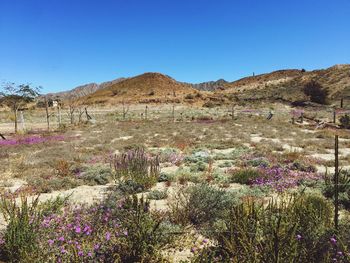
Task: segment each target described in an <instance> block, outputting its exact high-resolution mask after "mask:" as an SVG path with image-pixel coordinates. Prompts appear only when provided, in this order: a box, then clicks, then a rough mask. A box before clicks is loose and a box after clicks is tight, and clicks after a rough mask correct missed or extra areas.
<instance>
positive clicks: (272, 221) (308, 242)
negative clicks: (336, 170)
mask: <svg viewBox="0 0 350 263" xmlns="http://www.w3.org/2000/svg"><path fill="white" fill-rule="evenodd" d="M331 223H332V208H331V204H330V203H329V202H327V201H326V200H325V199H324V198H322V197H320V196H317V195H306V194H302V195H298V196H294V197H285V198H281V199H280V200H278V201H277V200H272V201H270V202H269V204H268V205H267V206H264V205H263V204H262V203H258V202H256V201H251V200H247V201H245V202H244V203H242V204H240V205H238V206H234V207H233V208H232V210H231V211H230V213H229V214H228V216H227V217H226V218H225V219H223V220H222V221H221V223H220V224H217V225H216V227H217V229H216V231H212V232H211V236H210V237H211V238H212V239H214V241H215V242H217V245H214V246H211V247H209V248H205V249H204V250H202V251H200V252H199V253H198V255H197V256H196V259H195V260H194V261H195V262H212V261H215V259H216V261H220V262H282V261H285V262H331V261H337V262H348V260H349V258H348V257H349V256H348V254H347V253H348V250H347V248H346V246H344V243H343V242H341V241H340V240H339V238H338V237H336V236H335V234H334V233H335V232H334V230H333V229H332V225H331ZM214 244H215V243H214ZM203 260H204V261H203ZM205 260H206V261H205Z"/></svg>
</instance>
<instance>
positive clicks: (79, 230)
mask: <svg viewBox="0 0 350 263" xmlns="http://www.w3.org/2000/svg"><path fill="white" fill-rule="evenodd" d="M75 233H77V234H79V233H81V228H80V226H76V227H75Z"/></svg>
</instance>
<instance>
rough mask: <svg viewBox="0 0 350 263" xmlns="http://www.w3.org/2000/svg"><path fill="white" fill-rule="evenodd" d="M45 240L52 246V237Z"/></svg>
mask: <svg viewBox="0 0 350 263" xmlns="http://www.w3.org/2000/svg"><path fill="white" fill-rule="evenodd" d="M47 242H48V243H49V245H50V246H52V245H53V243H55V241H54V240H52V239H49V240H48V241H47Z"/></svg>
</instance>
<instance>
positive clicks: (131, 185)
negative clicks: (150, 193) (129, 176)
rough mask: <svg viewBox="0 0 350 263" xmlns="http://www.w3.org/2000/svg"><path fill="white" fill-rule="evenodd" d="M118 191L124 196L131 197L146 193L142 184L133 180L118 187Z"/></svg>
mask: <svg viewBox="0 0 350 263" xmlns="http://www.w3.org/2000/svg"><path fill="white" fill-rule="evenodd" d="M117 190H118V191H120V192H121V193H122V194H124V195H130V194H137V193H141V192H144V191H145V190H146V189H145V187H144V186H143V185H142V184H139V183H137V182H135V181H133V180H126V181H123V182H121V183H120V184H119V185H118V186H117Z"/></svg>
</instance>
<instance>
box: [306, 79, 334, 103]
mask: <svg viewBox="0 0 350 263" xmlns="http://www.w3.org/2000/svg"><path fill="white" fill-rule="evenodd" d="M304 93H305V95H307V96H309V97H310V100H311V101H312V102H316V103H320V104H326V102H327V96H328V90H327V89H324V88H323V87H322V85H321V84H319V83H318V82H316V81H310V82H309V83H307V84H306V85H305V86H304Z"/></svg>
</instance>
